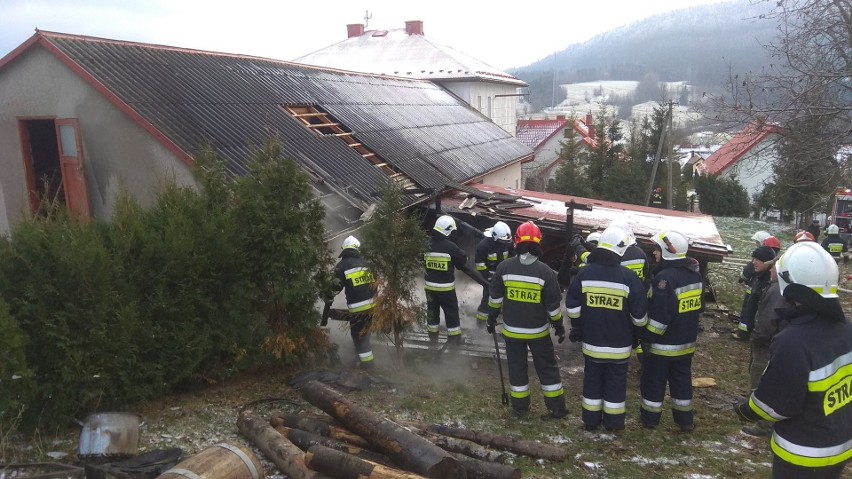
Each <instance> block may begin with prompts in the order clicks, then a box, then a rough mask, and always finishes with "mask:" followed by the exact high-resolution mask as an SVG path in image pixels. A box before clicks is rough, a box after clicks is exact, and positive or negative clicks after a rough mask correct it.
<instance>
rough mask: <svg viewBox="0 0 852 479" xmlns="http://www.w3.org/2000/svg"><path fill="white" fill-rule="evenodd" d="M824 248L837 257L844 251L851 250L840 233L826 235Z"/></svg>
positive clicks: (823, 242)
mask: <svg viewBox="0 0 852 479" xmlns="http://www.w3.org/2000/svg"><path fill="white" fill-rule="evenodd" d="M822 249H824V250H826V251H828V252H829V253H830V254H831V256H833V257H835V258H839V257H840V255H841V254H842V253H846V252H847V251H849V247H848V246H846V242H845V241H843V238H841V237H840V235H828V236H826V237H825V239H824V240H822Z"/></svg>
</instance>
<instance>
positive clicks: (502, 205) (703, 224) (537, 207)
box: [441, 184, 728, 262]
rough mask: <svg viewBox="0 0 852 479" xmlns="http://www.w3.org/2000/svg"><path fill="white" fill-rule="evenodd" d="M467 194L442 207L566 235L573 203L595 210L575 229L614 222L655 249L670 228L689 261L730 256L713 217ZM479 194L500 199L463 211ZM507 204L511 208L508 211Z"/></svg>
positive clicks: (482, 188)
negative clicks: (685, 243) (656, 239)
mask: <svg viewBox="0 0 852 479" xmlns="http://www.w3.org/2000/svg"><path fill="white" fill-rule="evenodd" d="M465 190H466V191H455V192H449V193H447V194H445V195H444V196H443V198H442V201H441V202H442V208H443V209H444V210H445V211H446V212H448V213H450V214H460V215H470V216H473V217H487V218H490V219H492V220H503V221H512V222H523V221H528V220H533V221H535V222H536V223H537V224H538V225H539V226H541V227H542V228H543V229H544V228H545V227H548V229H550V230H551V231H558V232H559V233H560V234H562V231H563V229H564V226H565V221H566V207H565V203H566V202H567V201H571V200H574V201H575V202H577V203H581V204H587V205H591V206H592V209H591V210H590V211H588V210H582V209H577V210H575V211H574V226H575V228H576V230H577V231H579V230H585V231H603V230H604V229H606V227H607V226H609V224H610V223H611V222H612V221H616V220H620V221H626V222H627V223H628V224H629V225H630V227H631V228H632V229H633V234H634V235H635V236H636V240H637V241H638V242H639V243H640V245H642V246H643V247H644V248H646V249H649V250H653V245H652V243H651V241H650V238H651V236H653V235H654V234H656V233H658V232H659V231H661V230H669V229H670V230H675V231H680V232H681V233H683V234H684V235H686V236H687V238H689V240H690V242H691V243H690V255H691V256H695V257H696V258H699V259H704V260H707V261H712V262H721V261H722V259H723V258H724V257H725V256H726V255H727V253H728V247H727V245H726V244H725V243H724V241H723V240H722V237H721V235H720V234H719V230H718V229H717V228H716V223H715V222H714V221H713V217H712V216H709V215H703V214H698V213H686V212H683V211H669V210H661V209H660V208H652V207H648V206H638V205H630V204H626V203H617V202H613V201H603V200H595V199H589V198H580V197H577V196H568V195H557V194H554V193H543V192H539V191H528V190H515V189H510V188H501V187H498V186H491V185H481V184H476V185H467V187H466V188H465ZM472 190H476V191H475V192H473V191H472ZM476 192H480V193H483V194H485V195H487V194H495V195H497V196H496V200H492V201H488V200H485V199H481V200H479V201H477V202H476V203H475V204H474V205H473V206H472V207H465V208H462V207H461V205H462V202H463V201H464V200H465V199H467V197H468V196H470V195H471V193H474V195H475V193H476ZM509 200H511V201H509ZM507 203H513V204H511V205H508V206H507Z"/></svg>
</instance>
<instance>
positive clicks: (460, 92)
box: [440, 81, 518, 136]
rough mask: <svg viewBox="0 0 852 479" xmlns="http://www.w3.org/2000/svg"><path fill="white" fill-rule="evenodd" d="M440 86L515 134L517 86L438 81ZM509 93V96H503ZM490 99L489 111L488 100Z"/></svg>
mask: <svg viewBox="0 0 852 479" xmlns="http://www.w3.org/2000/svg"><path fill="white" fill-rule="evenodd" d="M440 84H441V86H443V87H444V88H446V89H447V90H449V91H451V92H452V93H453V94H454V95H456V96H458V97H459V98H461V99H462V100H464V101H466V102H467V103H468V104H470V106H472V107H473V108H475V109H476V110H478V111H479V112H480V113H482V114H483V115H485V116H487V117H488V118H490V119H491V121H493V122H494V123H496V124H497V125H499V126H500V128H502V129H504V130H506V131H508V132H509V133H510V134H511V135H512V136H515V131H516V128H517V124H518V116H517V111H516V109H515V104H516V103H517V102H518V97H517V96H516V92H517V86H514V85H506V84H503V83H492V82H473V81H467V82H443V81H442V82H440ZM503 95H511V96H503ZM489 99H490V100H491V111H490V113H489V111H488V101H489Z"/></svg>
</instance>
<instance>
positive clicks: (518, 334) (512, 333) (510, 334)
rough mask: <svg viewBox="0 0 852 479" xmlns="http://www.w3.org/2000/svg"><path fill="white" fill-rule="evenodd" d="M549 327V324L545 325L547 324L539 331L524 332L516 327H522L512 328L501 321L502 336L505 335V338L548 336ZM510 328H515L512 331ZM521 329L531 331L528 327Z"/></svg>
mask: <svg viewBox="0 0 852 479" xmlns="http://www.w3.org/2000/svg"><path fill="white" fill-rule="evenodd" d="M549 328H550V326H549V325H547V326H545V329H544V331H541V332H538V333H533V332H530V333H526V332H518V331H517V330H518V329H522V328H512V327H511V326H506V324H505V323H503V336H505V337H507V338H512V339H538V338H544V337H547V336H550V331H549ZM512 329H515V331H512ZM523 330H524V331H531V330H529V329H523Z"/></svg>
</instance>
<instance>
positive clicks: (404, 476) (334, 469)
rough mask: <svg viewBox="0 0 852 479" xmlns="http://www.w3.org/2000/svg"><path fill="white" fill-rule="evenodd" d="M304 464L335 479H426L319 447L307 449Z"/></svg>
mask: <svg viewBox="0 0 852 479" xmlns="http://www.w3.org/2000/svg"><path fill="white" fill-rule="evenodd" d="M305 462H306V463H307V464H308V466H309V467H310V468H311V469H314V470H317V471H320V472H322V473H324V474H328V475H329V476H331V477H335V478H337V479H426V478H424V477H423V476H420V475H418V474H414V473H411V472H406V471H400V470H399V469H393V468H390V467H385V466H383V465H381V464H374V463H372V462H368V461H365V460H363V459H359V458H357V457H355V456H350V455H349V454H346V453H345V452H341V451H336V450H334V449H331V448H328V447H325V446H320V445H316V446H311V447H310V449H308V453H307V454H305Z"/></svg>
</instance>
